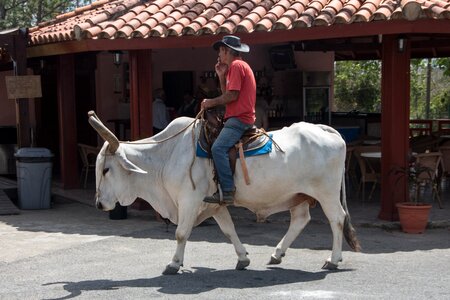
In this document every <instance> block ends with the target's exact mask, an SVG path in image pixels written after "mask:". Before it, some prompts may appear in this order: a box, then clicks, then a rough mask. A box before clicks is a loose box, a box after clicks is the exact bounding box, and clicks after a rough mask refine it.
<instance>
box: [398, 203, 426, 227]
mask: <svg viewBox="0 0 450 300" xmlns="http://www.w3.org/2000/svg"><path fill="white" fill-rule="evenodd" d="M396 206H397V208H398V216H399V218H400V225H401V226H402V230H403V231H404V232H406V233H423V232H424V231H425V228H426V227H427V223H428V216H429V215H430V209H431V204H424V203H413V202H402V203H397V204H396Z"/></svg>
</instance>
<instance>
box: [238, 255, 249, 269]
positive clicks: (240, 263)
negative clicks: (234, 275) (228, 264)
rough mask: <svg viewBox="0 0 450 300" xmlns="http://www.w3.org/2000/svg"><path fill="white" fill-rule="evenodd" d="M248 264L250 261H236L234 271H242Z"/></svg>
mask: <svg viewBox="0 0 450 300" xmlns="http://www.w3.org/2000/svg"><path fill="white" fill-rule="evenodd" d="M249 264H250V259H248V258H246V259H245V260H238V263H237V265H236V270H244V269H245V268H247V267H248V265H249Z"/></svg>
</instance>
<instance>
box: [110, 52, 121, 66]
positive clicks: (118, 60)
mask: <svg viewBox="0 0 450 300" xmlns="http://www.w3.org/2000/svg"><path fill="white" fill-rule="evenodd" d="M111 53H112V54H113V63H114V65H115V66H116V67H119V66H120V64H121V63H122V54H123V52H122V51H120V50H117V51H111Z"/></svg>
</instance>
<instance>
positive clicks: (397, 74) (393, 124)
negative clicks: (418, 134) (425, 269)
mask: <svg viewBox="0 0 450 300" xmlns="http://www.w3.org/2000/svg"><path fill="white" fill-rule="evenodd" d="M382 50H383V51H382V74H381V85H382V86H381V111H382V114H381V153H382V159H381V211H380V213H379V218H380V219H383V220H389V221H393V220H398V212H397V208H396V206H395V204H396V203H397V202H405V201H408V199H409V190H408V178H407V176H402V175H401V174H394V173H393V172H392V170H393V169H394V168H405V169H407V168H408V153H409V139H408V137H409V94H410V91H409V89H410V69H409V64H410V42H409V41H408V39H406V40H405V48H404V50H403V51H400V50H399V47H398V36H396V35H388V36H384V37H383V47H382Z"/></svg>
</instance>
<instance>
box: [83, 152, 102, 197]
mask: <svg viewBox="0 0 450 300" xmlns="http://www.w3.org/2000/svg"><path fill="white" fill-rule="evenodd" d="M78 150H79V152H80V157H81V162H82V163H83V167H82V168H81V174H80V179H81V177H82V176H83V175H84V185H83V187H84V188H86V185H87V179H88V175H89V170H90V169H92V170H95V161H96V159H97V154H98V152H99V150H100V149H99V148H97V147H94V146H89V145H85V144H78Z"/></svg>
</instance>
